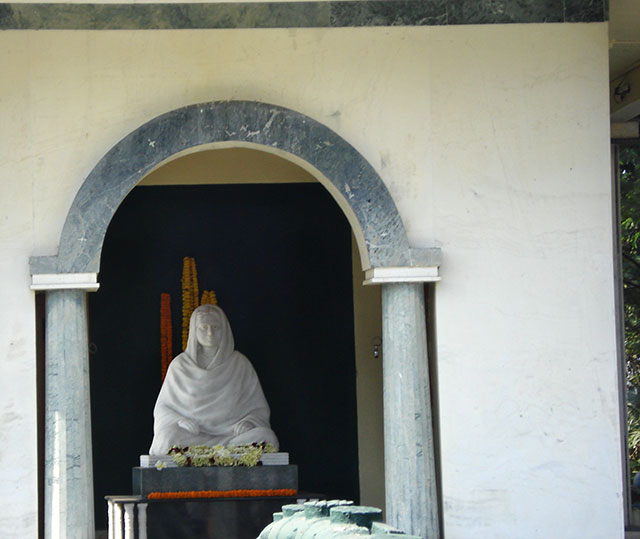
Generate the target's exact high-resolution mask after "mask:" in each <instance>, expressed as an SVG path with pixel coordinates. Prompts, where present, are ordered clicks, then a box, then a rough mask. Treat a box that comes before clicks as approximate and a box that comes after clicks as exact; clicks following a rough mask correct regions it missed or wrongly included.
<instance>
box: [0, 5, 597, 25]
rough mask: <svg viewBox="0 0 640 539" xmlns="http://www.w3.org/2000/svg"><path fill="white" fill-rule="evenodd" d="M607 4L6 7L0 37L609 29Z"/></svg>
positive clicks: (0, 9)
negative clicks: (518, 26) (27, 33)
mask: <svg viewBox="0 0 640 539" xmlns="http://www.w3.org/2000/svg"><path fill="white" fill-rule="evenodd" d="M608 4H609V2H608V0H591V1H589V2H587V1H585V0H563V1H559V0H558V1H544V2H542V1H539V0H502V1H500V2H496V1H495V0H360V1H328V2H317V1H316V2H241V3H236V2H215V3H214V2H211V3H157V4H150V3H149V4H148V3H144V4H135V3H126V4H125V3H122V4H111V3H108V4H104V3H103V4H100V3H94V4H75V3H73V4H72V3H66V4H65V3H49V2H46V3H45V2H43V3H0V30H160V29H162V30H170V29H173V30H180V29H194V28H341V27H359V26H443V25H462V24H507V23H546V22H554V23H562V22H602V21H606V20H608V12H609V5H608Z"/></svg>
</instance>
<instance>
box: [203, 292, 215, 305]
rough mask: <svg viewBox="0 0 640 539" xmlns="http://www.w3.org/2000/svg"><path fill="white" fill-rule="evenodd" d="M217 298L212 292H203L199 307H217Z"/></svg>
mask: <svg viewBox="0 0 640 539" xmlns="http://www.w3.org/2000/svg"><path fill="white" fill-rule="evenodd" d="M217 304H218V298H217V297H216V293H215V292H214V291H213V290H203V291H202V299H201V300H200V305H217Z"/></svg>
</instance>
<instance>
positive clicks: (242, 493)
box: [147, 488, 298, 500]
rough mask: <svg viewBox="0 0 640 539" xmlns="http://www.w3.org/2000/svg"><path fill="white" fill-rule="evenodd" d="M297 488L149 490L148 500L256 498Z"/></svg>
mask: <svg viewBox="0 0 640 539" xmlns="http://www.w3.org/2000/svg"><path fill="white" fill-rule="evenodd" d="M297 493H298V491H297V490H295V489H292V488H277V489H264V490H262V489H235V490H185V491H176V492H149V494H148V495H147V498H149V499H150V500H166V499H173V498H180V499H184V498H256V497H266V496H295V495H296V494H297Z"/></svg>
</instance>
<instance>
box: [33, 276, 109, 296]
mask: <svg viewBox="0 0 640 539" xmlns="http://www.w3.org/2000/svg"><path fill="white" fill-rule="evenodd" d="M30 288H31V290H73V289H82V290H86V291H88V292H95V291H96V290H98V288H100V284H99V283H98V274H97V273H44V274H43V273H36V274H33V275H31V287H30Z"/></svg>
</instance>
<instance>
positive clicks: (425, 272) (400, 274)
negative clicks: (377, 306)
mask: <svg viewBox="0 0 640 539" xmlns="http://www.w3.org/2000/svg"><path fill="white" fill-rule="evenodd" d="M364 275H365V280H364V284H366V285H370V284H384V283H431V282H435V281H439V280H440V275H439V267H438V266H405V267H384V268H371V269H368V270H366V271H365V274H364Z"/></svg>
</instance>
